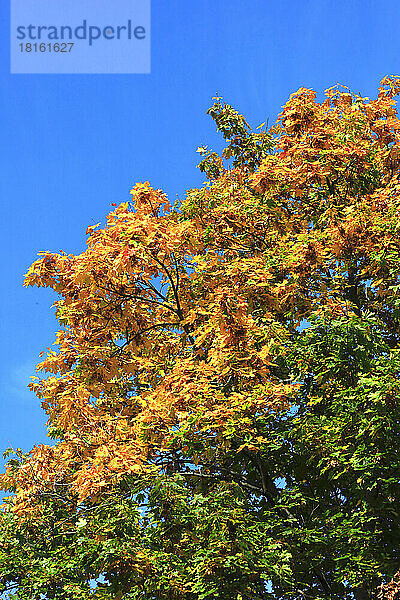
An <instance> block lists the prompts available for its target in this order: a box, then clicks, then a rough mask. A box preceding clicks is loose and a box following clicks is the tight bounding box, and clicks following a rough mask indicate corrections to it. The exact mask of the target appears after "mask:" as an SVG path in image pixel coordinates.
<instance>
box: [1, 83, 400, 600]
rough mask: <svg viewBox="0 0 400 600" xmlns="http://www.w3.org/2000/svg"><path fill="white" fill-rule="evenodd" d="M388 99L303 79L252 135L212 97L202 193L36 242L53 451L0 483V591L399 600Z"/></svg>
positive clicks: (393, 200) (398, 134) (137, 201)
mask: <svg viewBox="0 0 400 600" xmlns="http://www.w3.org/2000/svg"><path fill="white" fill-rule="evenodd" d="M399 92H400V78H397V77H387V78H385V79H384V80H383V81H382V82H381V85H380V87H379V93H378V95H377V98H376V99H374V100H370V99H369V98H363V97H361V96H359V95H357V94H353V93H352V92H351V91H350V90H348V89H347V88H343V87H341V86H335V87H333V88H331V89H329V90H327V91H326V92H325V97H324V98H323V99H322V100H321V101H319V100H318V99H317V95H316V93H315V92H314V91H312V90H309V89H305V88H301V89H300V90H298V91H297V92H296V93H294V94H293V95H292V96H291V97H290V99H289V100H288V102H287V103H286V104H285V106H284V107H283V110H282V112H281V114H280V115H279V117H278V120H277V122H276V124H275V125H274V126H273V127H272V128H268V126H265V124H263V125H262V126H260V127H259V128H258V129H257V130H256V132H253V131H252V129H251V128H250V126H249V125H248V124H247V122H246V120H245V119H244V117H243V116H242V115H240V114H239V113H238V112H237V111H235V110H234V109H233V108H232V107H231V106H229V105H228V104H226V103H225V102H224V101H223V100H222V99H221V98H215V99H214V100H215V102H214V104H213V106H212V107H211V108H210V109H209V111H208V112H209V114H210V115H211V117H212V118H213V120H214V121H215V124H216V126H217V129H218V131H219V132H220V133H221V134H222V136H223V138H224V140H225V142H226V147H225V149H224V150H223V152H222V155H219V154H217V153H216V152H213V151H210V150H209V149H208V148H207V147H200V148H199V149H198V151H199V153H200V154H201V158H202V160H201V163H200V165H199V166H200V169H201V170H202V172H203V173H204V174H205V177H206V178H207V181H206V182H205V183H204V185H203V186H202V187H200V188H198V189H192V190H189V191H188V192H187V194H186V197H185V199H184V200H182V202H180V203H178V204H176V205H174V206H171V204H170V203H169V201H168V198H167V197H166V196H165V194H164V193H163V192H162V191H161V190H157V189H153V188H152V187H151V186H150V184H149V183H148V182H146V183H139V184H137V185H135V187H134V188H133V189H132V191H131V193H132V202H131V203H123V204H121V205H120V206H116V207H115V210H113V212H111V214H109V215H108V217H107V222H106V225H105V226H104V227H100V225H97V226H94V227H93V226H90V227H88V230H87V234H88V240H87V249H86V250H85V251H84V252H82V254H80V255H77V256H75V255H72V254H66V253H64V252H61V253H51V252H41V253H40V258H39V259H38V260H37V261H36V262H34V263H33V265H32V266H31V267H30V269H29V271H28V273H27V275H26V279H25V285H29V286H39V287H45V286H47V287H50V288H52V289H53V290H55V291H56V292H57V294H58V295H59V298H60V299H59V300H58V301H57V302H55V307H56V315H57V319H58V321H59V323H60V330H59V331H58V332H57V334H56V350H53V349H48V350H47V353H46V354H45V355H44V356H43V360H42V362H41V363H40V364H39V365H38V372H39V373H40V377H37V376H35V377H33V378H32V383H31V384H30V387H31V389H32V390H34V392H35V393H36V395H37V396H38V398H39V399H40V400H41V402H42V407H43V409H44V411H46V413H47V415H48V428H49V429H48V432H49V436H50V438H52V441H49V444H48V445H43V444H40V445H37V446H35V447H34V448H33V449H32V450H31V451H30V452H27V453H25V452H23V451H22V450H16V451H15V452H14V454H13V456H12V458H10V460H9V462H8V465H7V471H6V473H5V474H3V475H2V478H1V482H2V486H3V489H4V490H6V491H7V492H9V494H10V495H9V496H7V498H6V499H5V500H4V503H3V510H2V512H1V515H0V591H5V592H6V593H8V597H9V598H18V599H19V600H40V599H42V598H46V599H57V600H87V599H89V598H93V599H98V600H111V599H113V600H114V599H119V600H157V599H162V600H205V599H208V600H269V599H271V600H272V599H293V600H311V599H314V600H318V599H319V600H323V599H338V600H339V599H340V600H347V599H348V600H350V599H353V598H354V599H355V600H373V599H378V598H379V599H381V600H383V599H384V598H385V599H386V598H388V599H390V600H395V599H397V598H399V597H400V583H399V577H400V576H398V575H396V573H397V571H398V570H399V568H400V544H399V541H400V487H399V484H400V445H399V441H400V420H399V419H400V377H399V376H400V337H399V336H400V329H399V318H400V277H399V274H400V235H399V233H400V231H399V230H400V221H399V214H400V213H399V211H400V120H399V119H398V116H397V113H396V103H395V97H396V96H397V94H398V93H399ZM8 452H9V454H10V453H11V450H9V451H8Z"/></svg>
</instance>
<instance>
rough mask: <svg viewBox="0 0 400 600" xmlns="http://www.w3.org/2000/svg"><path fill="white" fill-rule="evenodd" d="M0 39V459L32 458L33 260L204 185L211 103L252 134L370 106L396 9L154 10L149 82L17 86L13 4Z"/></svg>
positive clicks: (321, 0) (239, 1)
mask: <svg viewBox="0 0 400 600" xmlns="http://www.w3.org/2000/svg"><path fill="white" fill-rule="evenodd" d="M66 1H67V0H66ZM93 2H96V0H93ZM0 27H1V37H0V44H1V46H0V47H1V51H0V61H1V62H0V65H1V66H0V69H1V79H0V103H1V106H0V119H1V137H2V143H1V152H2V155H1V170H2V174H1V178H0V193H1V225H0V227H1V236H0V240H1V244H2V249H1V257H2V260H1V279H0V281H1V286H2V290H1V291H2V293H1V296H0V302H1V307H0V337H1V344H0V352H1V358H0V369H1V376H0V407H1V421H0V450H3V449H4V448H6V447H8V446H10V445H12V446H14V447H22V448H23V449H26V450H28V449H30V448H31V446H32V445H33V444H34V443H35V442H43V441H45V435H46V430H45V418H44V416H43V414H42V412H41V409H40V405H39V401H38V400H37V399H36V397H35V396H34V395H33V394H31V393H30V392H29V391H28V390H27V384H28V382H29V376H30V375H32V374H34V367H35V364H36V363H37V362H38V360H39V359H38V354H39V352H40V351H41V350H43V349H45V348H46V347H47V346H50V345H51V344H52V343H53V341H54V333H55V331H56V329H57V323H56V321H55V319H54V316H53V312H52V310H50V305H51V304H52V302H53V301H54V300H55V299H56V298H55V296H53V295H52V294H51V293H50V292H49V291H48V290H44V289H32V288H29V289H25V288H23V287H22V280H23V275H24V273H25V272H26V271H27V268H28V266H29V265H30V263H31V262H33V260H34V259H35V257H36V255H37V252H38V251H40V250H51V251H59V250H64V251H66V252H81V251H82V250H83V249H84V247H85V240H86V237H85V230H86V227H87V226H88V225H90V224H95V223H97V222H99V221H102V222H104V217H105V215H106V214H107V213H108V212H109V211H110V210H111V209H112V208H111V206H110V204H111V203H113V202H117V203H119V202H121V201H125V200H127V199H128V198H129V190H130V188H131V187H132V185H133V184H134V183H135V182H137V181H146V180H149V181H150V182H151V183H152V185H153V186H154V187H159V188H163V189H164V190H165V191H166V192H167V193H168V194H169V195H170V197H172V198H175V197H176V195H178V196H180V197H182V195H183V194H184V193H185V190H186V189H188V188H191V187H195V186H198V185H200V184H201V182H202V181H203V176H202V175H201V173H200V172H199V170H198V169H196V164H197V162H198V159H199V155H198V154H196V152H195V150H196V148H197V146H198V145H201V144H208V145H209V146H211V147H212V146H214V147H218V146H217V144H218V142H217V137H216V134H215V131H214V126H213V122H212V120H211V119H210V117H208V116H207V115H206V110H207V108H208V107H209V106H210V104H211V103H212V97H213V96H214V95H215V93H216V92H218V94H219V95H222V96H223V97H224V99H225V100H226V101H227V102H229V103H230V104H232V105H234V106H235V107H236V108H237V109H238V110H239V111H240V112H242V113H243V114H244V115H245V116H246V118H247V120H248V121H249V122H250V123H251V124H252V125H254V126H255V127H256V126H257V125H259V124H261V123H262V122H263V121H265V120H266V119H267V118H269V122H270V123H271V124H272V123H273V122H274V120H275V118H276V115H277V114H278V113H279V112H280V109H281V106H282V105H283V104H284V102H285V101H286V100H287V98H288V96H289V95H290V94H291V93H292V92H294V91H296V90H297V89H298V88H299V87H303V86H304V87H311V88H313V89H315V90H317V91H319V92H321V91H323V90H325V89H326V88H328V87H330V86H332V85H334V84H335V83H337V82H339V83H342V84H344V85H348V86H349V87H351V89H352V90H354V91H355V92H358V93H361V94H362V95H364V96H374V95H375V94H376V89H377V86H378V83H379V81H380V79H381V78H382V77H383V76H384V75H386V74H400V3H399V2H398V0H374V1H368V0H301V1H299V0H296V1H294V0H286V1H285V0H275V1H271V0H190V1H189V0H152V32H151V37H152V71H151V74H149V75H10V74H9V13H8V0H1V4H0Z"/></svg>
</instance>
